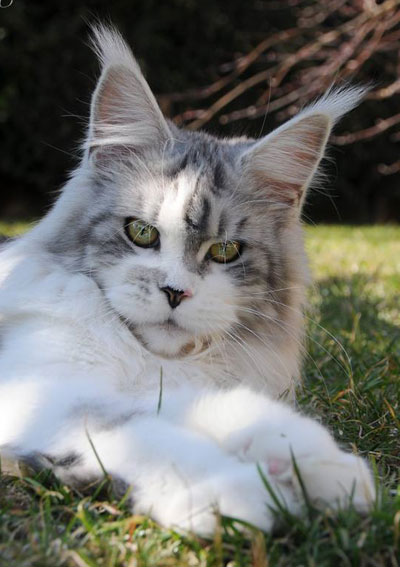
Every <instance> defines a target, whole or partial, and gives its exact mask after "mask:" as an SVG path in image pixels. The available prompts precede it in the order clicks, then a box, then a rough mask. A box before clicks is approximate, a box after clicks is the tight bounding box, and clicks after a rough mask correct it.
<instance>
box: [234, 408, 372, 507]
mask: <svg viewBox="0 0 400 567" xmlns="http://www.w3.org/2000/svg"><path fill="white" fill-rule="evenodd" d="M224 448H225V450H227V451H228V452H229V453H231V454H234V455H236V456H237V457H238V458H239V459H240V460H241V461H247V462H248V461H251V462H260V463H263V464H264V465H265V467H266V470H267V471H268V474H269V476H270V477H271V478H272V479H274V481H275V482H276V483H277V484H278V486H286V487H287V488H288V489H289V488H292V490H293V491H294V494H296V495H297V497H300V498H301V496H302V487H301V483H300V480H299V478H298V476H299V475H298V474H297V472H296V470H295V466H294V462H293V461H295V463H296V465H297V468H298V470H299V473H300V477H301V480H302V482H303V484H304V487H305V489H306V492H307V495H308V497H309V498H310V500H311V501H312V503H313V504H315V505H321V504H327V505H329V506H332V507H344V506H347V505H348V504H349V503H350V501H351V502H352V503H353V505H354V506H355V507H356V508H357V509H358V510H360V511H364V510H366V509H368V507H369V506H370V505H371V504H372V502H373V500H374V498H375V487H374V483H373V479H372V475H371V472H370V471H369V469H368V466H367V465H366V463H365V462H364V461H363V460H362V459H361V458H360V457H357V456H355V455H352V454H348V453H345V452H343V451H341V450H340V449H339V447H338V446H337V445H336V443H335V442H334V440H333V438H332V437H331V436H330V434H329V432H328V431H327V430H326V429H325V428H323V427H322V426H321V425H319V424H318V423H317V422H315V421H313V420H311V419H309V418H306V417H303V416H300V415H295V416H292V419H291V420H289V421H287V422H286V423H281V424H271V422H268V420H265V421H264V420H263V421H260V422H258V423H257V424H255V425H253V426H251V427H248V428H246V429H243V430H241V431H238V432H235V433H234V434H232V435H231V436H230V437H229V438H228V439H226V441H225V442H224Z"/></svg>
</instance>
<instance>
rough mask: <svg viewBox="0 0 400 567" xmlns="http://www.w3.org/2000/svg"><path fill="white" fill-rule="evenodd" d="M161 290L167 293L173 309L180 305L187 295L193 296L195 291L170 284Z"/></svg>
mask: <svg viewBox="0 0 400 567" xmlns="http://www.w3.org/2000/svg"><path fill="white" fill-rule="evenodd" d="M161 291H163V292H164V293H165V294H166V296H167V299H168V303H169V305H170V307H172V309H175V307H178V305H180V303H181V301H182V299H185V297H193V293H192V292H191V291H190V289H186V290H182V289H174V288H173V287H170V286H169V285H167V286H165V287H162V288H161Z"/></svg>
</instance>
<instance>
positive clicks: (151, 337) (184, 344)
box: [131, 318, 195, 358]
mask: <svg viewBox="0 0 400 567" xmlns="http://www.w3.org/2000/svg"><path fill="white" fill-rule="evenodd" d="M131 330H132V332H133V334H134V335H135V336H136V338H137V339H138V340H139V341H140V342H141V343H142V345H143V346H144V347H145V348H146V349H147V350H149V351H150V352H152V353H154V354H158V355H161V356H165V357H167V358H171V357H174V358H175V357H180V356H185V355H186V354H187V353H188V352H189V350H191V348H192V347H191V345H193V343H194V341H195V337H194V336H193V333H192V332H190V331H188V330H187V329H184V328H183V327H181V326H180V325H178V323H176V321H174V320H173V319H172V318H168V319H167V320H165V321H160V322H159V323H147V324H141V325H137V326H133V327H132V329H131Z"/></svg>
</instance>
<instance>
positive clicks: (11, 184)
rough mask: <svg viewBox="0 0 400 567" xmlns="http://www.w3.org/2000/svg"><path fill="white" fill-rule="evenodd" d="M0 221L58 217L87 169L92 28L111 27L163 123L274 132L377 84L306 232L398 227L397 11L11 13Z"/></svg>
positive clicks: (348, 128) (176, 1)
mask: <svg viewBox="0 0 400 567" xmlns="http://www.w3.org/2000/svg"><path fill="white" fill-rule="evenodd" d="M1 6H2V7H1V8H0V135H1V152H0V184H1V185H0V187H1V191H0V220H2V219H7V220H10V219H12V220H18V219H34V218H37V217H38V216H40V215H41V214H42V213H43V212H44V211H45V210H47V209H48V207H49V205H50V204H51V202H52V201H53V200H54V198H55V196H56V195H57V191H58V189H59V188H60V187H61V186H62V184H63V182H64V181H65V180H66V178H67V175H68V171H70V170H71V169H72V168H73V167H74V166H75V165H76V163H77V160H78V158H79V143H80V141H81V139H82V136H83V132H84V127H85V123H86V120H87V116H88V113H89V102H90V96H91V92H92V90H93V88H94V85H95V81H96V76H97V74H98V68H97V63H96V60H95V57H94V55H93V54H92V52H91V50H90V48H89V47H88V24H89V23H90V22H93V21H94V20H96V19H100V20H102V21H112V22H113V23H114V24H115V25H116V26H117V27H118V28H119V29H120V31H121V32H122V33H123V35H124V36H125V37H126V39H127V40H128V42H129V43H130V45H131V46H132V47H133V49H134V52H135V55H136V56H137V58H138V59H139V62H140V64H141V66H142V68H143V70H144V73H145V75H146V77H147V79H148V80H149V82H150V85H151V87H152V88H153V90H154V92H155V93H156V94H157V97H158V100H159V102H160V105H161V107H162V109H163V111H164V112H165V114H166V115H167V116H168V117H170V118H172V119H173V120H174V121H175V122H176V123H177V124H180V125H185V126H187V127H189V128H194V129H195V128H204V129H206V130H208V131H210V132H213V133H217V134H219V135H223V136H230V135H238V134H248V135H251V136H260V135H262V134H266V133H268V132H269V131H270V130H271V129H273V128H274V127H275V126H277V125H278V124H279V123H281V122H282V121H284V120H286V119H287V118H289V117H290V116H292V115H293V114H295V113H296V112H297V111H298V110H299V109H300V108H301V107H302V106H304V105H305V104H306V103H307V102H309V101H311V100H313V99H314V98H315V97H316V96H318V95H319V94H321V93H323V92H324V90H326V89H327V88H328V87H329V86H330V85H331V84H332V83H333V82H335V83H338V84H342V83H343V82H346V81H351V82H355V83H362V84H370V85H371V86H372V88H371V90H370V92H369V94H368V95H367V97H366V99H365V101H364V102H363V103H362V105H361V106H360V107H359V108H357V109H356V110H354V111H353V112H352V113H351V115H350V116H348V117H347V118H346V119H345V120H343V122H342V123H341V124H340V126H339V127H338V128H337V130H336V131H335V134H334V136H333V138H332V146H331V150H330V154H329V155H330V158H333V159H332V160H331V159H329V160H328V161H327V163H326V170H327V173H328V179H327V182H326V184H325V186H324V187H323V188H322V190H321V191H313V192H312V194H311V195H310V196H309V202H308V204H307V206H306V209H305V213H304V214H305V219H306V220H308V221H309V222H328V223H329V222H333V223H352V224H363V223H388V222H398V221H399V220H400V105H399V101H400V0H381V1H379V0H320V1H315V0H288V1H284V0H282V1H279V0H247V1H246V2H243V0H229V2H227V1H226V0H201V1H200V0H158V1H157V0H112V1H111V0H96V1H86V0H81V1H76V0H68V1H60V2H54V0H53V1H50V0H41V1H40V2H32V1H31V0H13V1H12V0H1Z"/></svg>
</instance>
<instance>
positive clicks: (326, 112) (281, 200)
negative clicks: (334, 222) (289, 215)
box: [243, 87, 367, 208]
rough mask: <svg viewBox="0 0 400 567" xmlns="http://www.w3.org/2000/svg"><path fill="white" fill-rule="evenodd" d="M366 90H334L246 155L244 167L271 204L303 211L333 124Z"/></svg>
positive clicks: (254, 146)
mask: <svg viewBox="0 0 400 567" xmlns="http://www.w3.org/2000/svg"><path fill="white" fill-rule="evenodd" d="M366 90H367V89H365V88H362V87H350V88H340V89H335V90H334V89H331V90H330V91H328V92H327V93H326V94H325V95H324V96H323V97H322V98H320V99H319V100H318V101H316V102H315V103H314V104H312V105H310V106H309V107H307V108H305V109H304V110H303V111H302V112H300V113H299V114H298V115H297V116H295V117H294V118H292V119H291V120H289V121H288V122H286V123H285V124H283V125H282V126H280V127H279V128H277V129H276V130H274V131H273V132H272V133H271V134H269V135H268V136H266V137H265V138H263V139H262V140H260V141H258V142H255V144H254V145H253V146H252V147H251V148H250V149H249V150H247V151H246V153H245V154H244V156H243V158H244V164H245V169H246V172H247V174H248V175H250V176H251V177H252V178H253V180H254V181H255V184H256V186H257V188H258V190H259V191H263V192H264V194H268V195H269V196H270V198H271V203H275V204H276V205H278V207H279V206H281V207H282V206H284V207H288V206H293V205H294V206H296V208H300V206H301V204H302V202H303V199H304V195H305V190H306V189H307V187H308V186H309V184H310V183H311V181H312V178H313V176H314V175H315V173H316V171H317V168H318V166H319V163H320V161H321V159H322V157H323V155H324V151H325V147H326V143H327V140H328V137H329V134H330V132H331V130H332V127H333V126H334V124H335V123H336V122H337V121H338V120H339V119H340V118H341V116H343V114H345V113H346V112H348V111H350V110H351V109H352V108H354V106H356V105H357V104H358V102H359V101H360V99H361V98H362V96H363V95H364V94H365V92H366Z"/></svg>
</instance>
